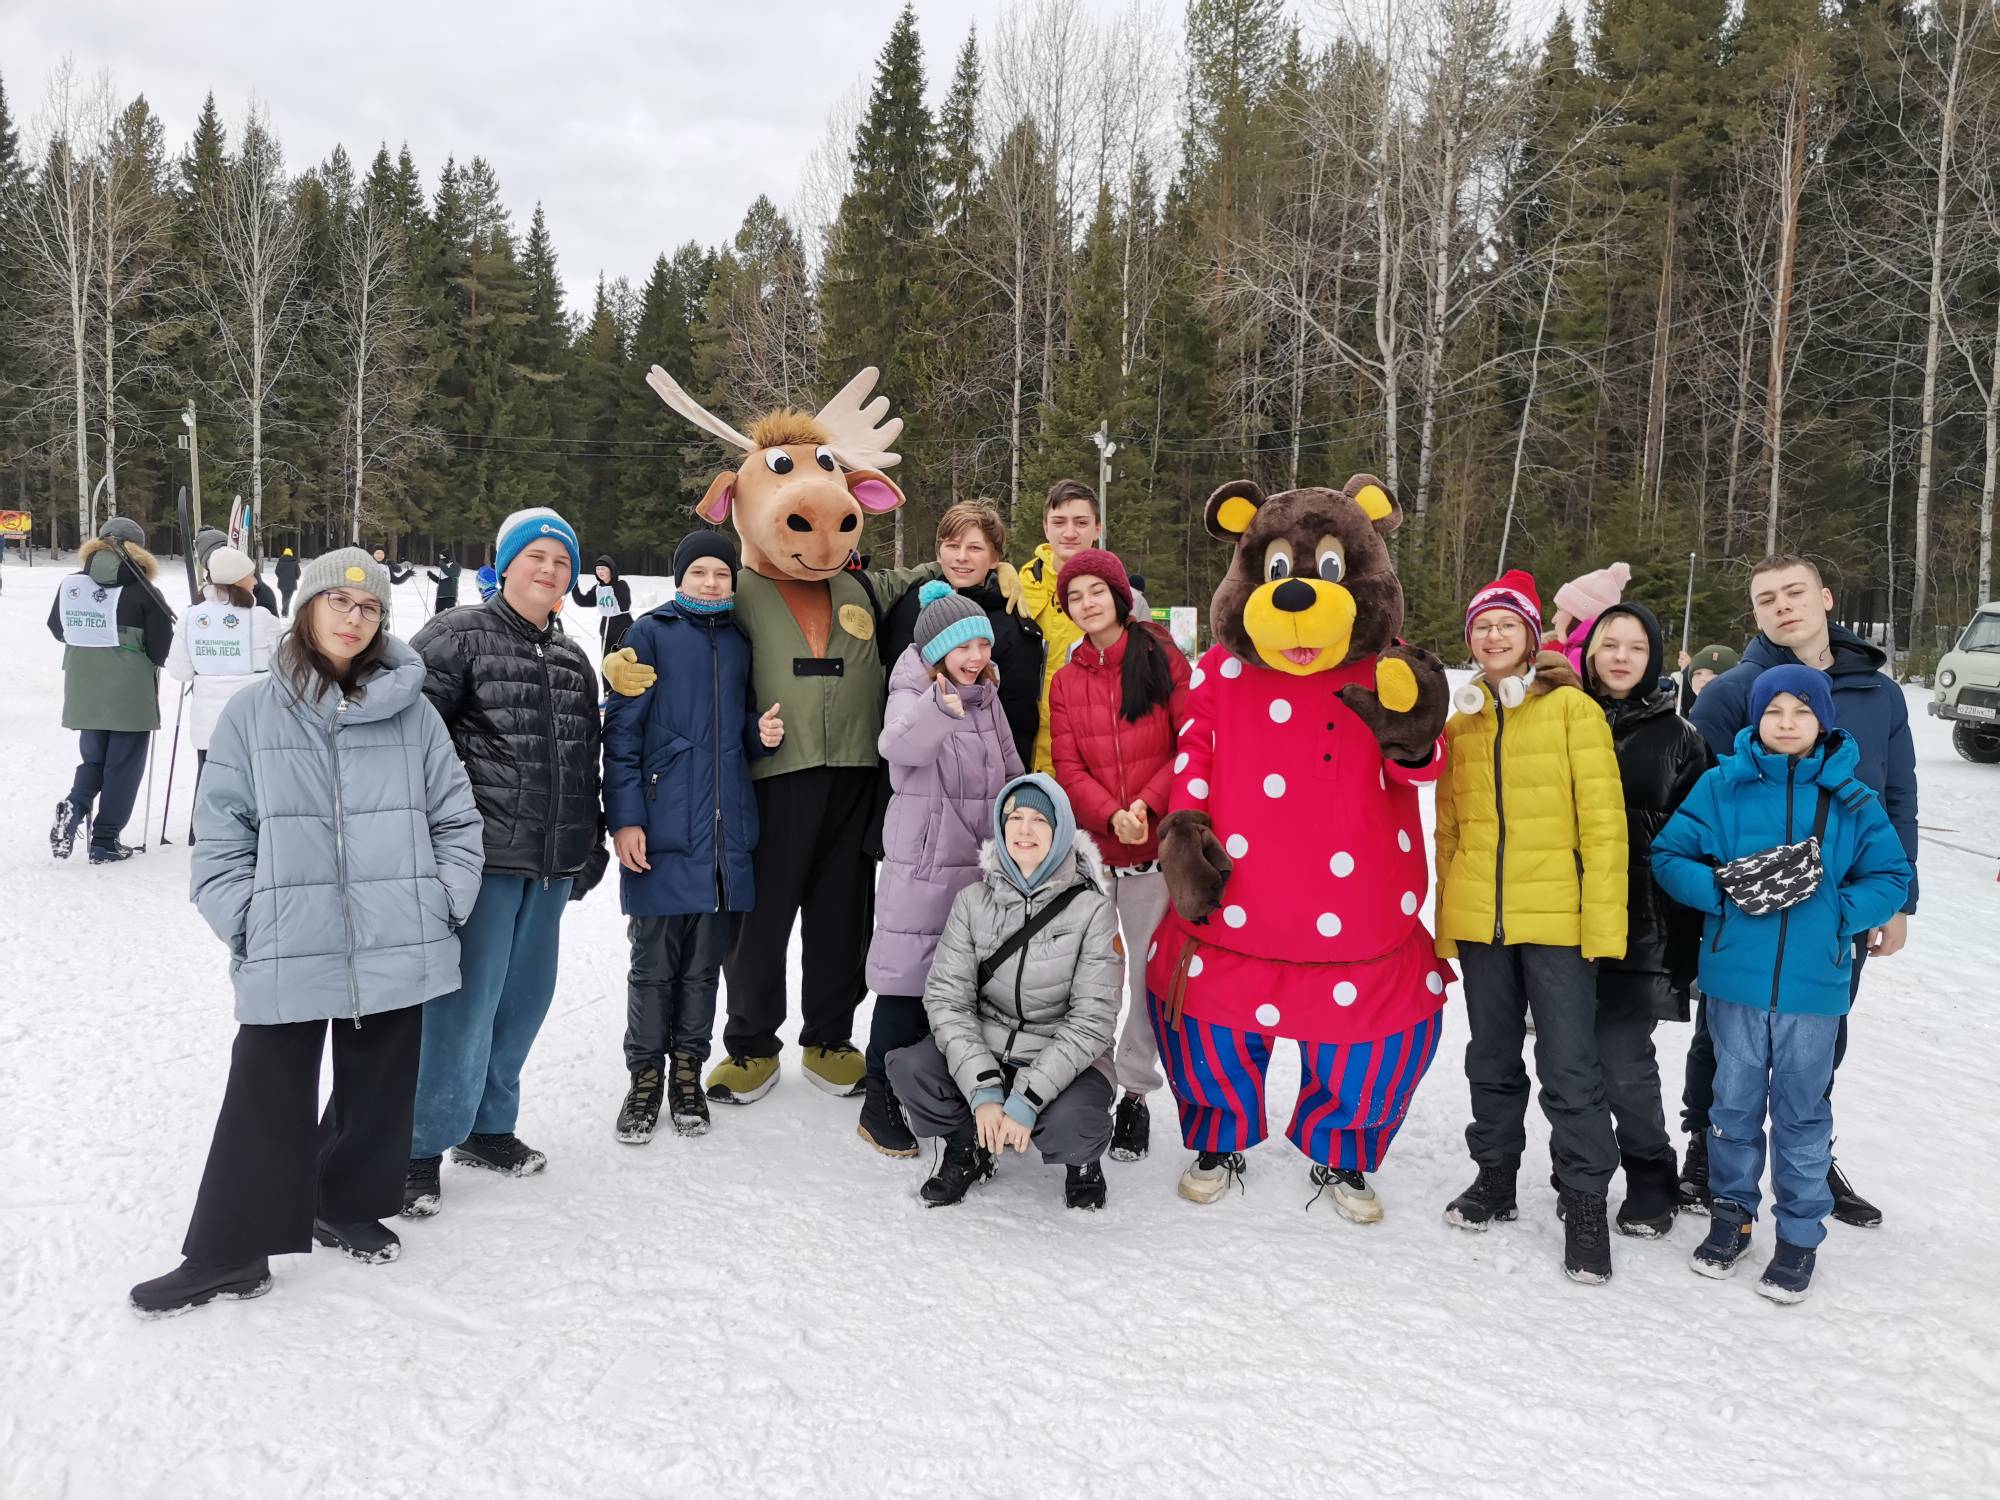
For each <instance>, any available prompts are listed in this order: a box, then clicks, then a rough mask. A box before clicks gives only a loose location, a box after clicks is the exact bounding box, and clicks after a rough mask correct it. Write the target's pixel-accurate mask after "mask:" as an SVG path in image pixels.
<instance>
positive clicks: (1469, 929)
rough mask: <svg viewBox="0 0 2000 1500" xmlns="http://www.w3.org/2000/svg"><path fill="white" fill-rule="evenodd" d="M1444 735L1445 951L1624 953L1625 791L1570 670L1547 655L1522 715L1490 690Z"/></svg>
mask: <svg viewBox="0 0 2000 1500" xmlns="http://www.w3.org/2000/svg"><path fill="white" fill-rule="evenodd" d="M1444 735H1445V746H1446V750H1447V753H1448V756H1449V763H1448V766H1447V769H1446V772H1445V775H1444V778H1443V780H1441V781H1439V782H1438V786H1437V883H1438V907H1437V931H1438V944H1437V951H1438V954H1439V955H1440V956H1441V957H1444V958H1455V957H1457V956H1458V944H1459V943H1492V942H1504V943H1538V944H1541V945H1544V946H1546V947H1551V948H1581V949H1582V950H1583V956H1584V957H1585V958H1622V957H1624V955H1625V902H1626V897H1627V895H1628V890H1627V885H1626V869H1625V864H1626V845H1625V827H1626V824H1625V789H1624V785H1623V783H1622V782H1621V781H1620V779H1619V776H1618V755H1617V752H1616V751H1614V750H1613V749H1612V746H1611V727H1610V726H1609V725H1608V724H1606V723H1605V721H1604V711H1603V710H1602V709H1600V708H1599V707H1598V706H1597V705H1596V704H1595V703H1593V702H1591V700H1590V699H1589V697H1588V696H1586V695H1585V694H1584V692H1583V691H1582V689H1581V688H1580V687H1579V686H1578V684H1577V678H1576V673H1575V672H1573V671H1572V670H1571V669H1570V666H1569V663H1568V662H1566V661H1565V660H1564V659H1563V658H1562V657H1560V656H1556V655H1553V654H1550V653H1548V652H1544V653H1543V654H1542V655H1541V656H1539V657H1538V658H1536V661H1535V680H1534V682H1533V683H1532V684H1530V686H1529V688H1528V697H1527V701H1526V702H1524V703H1523V704H1522V705H1521V706H1520V707H1519V708H1515V709H1501V708H1500V707H1499V705H1498V704H1496V703H1495V702H1494V701H1493V696H1492V694H1491V693H1490V692H1488V693H1487V694H1486V703H1485V706H1484V707H1483V708H1482V709H1480V711H1479V712H1478V713H1476V714H1467V713H1456V714H1453V715H1452V718H1451V722H1450V723H1449V724H1447V725H1446V726H1445V731H1444ZM1496 747H1497V755H1496ZM1503 851H1504V852H1503Z"/></svg>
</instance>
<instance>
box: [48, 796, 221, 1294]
mask: <svg viewBox="0 0 2000 1500" xmlns="http://www.w3.org/2000/svg"><path fill="white" fill-rule="evenodd" d="M82 826H83V809H82V808H80V807H78V806H77V805H76V804H75V803H74V802H71V801H70V800H69V798H67V797H65V798H63V800H62V801H60V802H58V803H57V804H56V820H55V822H53V823H51V824H50V825H49V853H51V854H53V855H54V856H55V857H56V858H57V859H68V858H69V857H70V855H71V854H72V853H73V852H74V851H75V849H76V831H77V829H79V828H81V827H82ZM175 1274H176V1275H178V1274H179V1273H178V1272H176V1273H175ZM160 1279H161V1280H162V1281H165V1280H166V1279H167V1278H166V1277H164V1276H163V1277H161V1278H160ZM152 1284H153V1283H151V1282H150V1281H149V1282H147V1283H146V1285H148V1286H151V1285H152ZM189 1305H190V1306H192V1305H193V1304H192V1303H190V1304H189Z"/></svg>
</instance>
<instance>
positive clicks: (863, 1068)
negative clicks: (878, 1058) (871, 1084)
mask: <svg viewBox="0 0 2000 1500" xmlns="http://www.w3.org/2000/svg"><path fill="white" fill-rule="evenodd" d="M805 1070H806V1082H807V1083H809V1084H811V1085H812V1086H813V1087H814V1088H816V1089H823V1090H825V1091H826V1092H827V1093H829V1094H831V1095H833V1097H834V1098H836V1099H852V1098H853V1097H854V1096H855V1095H856V1094H858V1093H860V1092H861V1080H862V1079H863V1078H865V1077H866V1076H867V1074H868V1059H867V1058H865V1057H863V1056H862V1055H861V1054H860V1053H859V1052H856V1051H855V1050H854V1049H853V1048H852V1047H849V1046H847V1045H845V1044H844V1043H843V1044H842V1045H841V1046H838V1047H808V1048H806V1055H805Z"/></svg>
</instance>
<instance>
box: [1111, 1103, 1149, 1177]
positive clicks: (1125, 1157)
mask: <svg viewBox="0 0 2000 1500" xmlns="http://www.w3.org/2000/svg"><path fill="white" fill-rule="evenodd" d="M1152 1138H1153V1115H1152V1111H1150V1110H1149V1109H1147V1108H1146V1096H1145V1095H1144V1094H1127V1095H1125V1097H1124V1098H1122V1099H1120V1100H1119V1101H1118V1108H1117V1109H1116V1110H1115V1111H1114V1112H1113V1113H1112V1116H1111V1159H1112V1160H1113V1161H1140V1160H1143V1159H1144V1157H1145V1155H1146V1149H1147V1147H1148V1146H1150V1145H1151V1144H1152Z"/></svg>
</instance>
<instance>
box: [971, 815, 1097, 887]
mask: <svg viewBox="0 0 2000 1500" xmlns="http://www.w3.org/2000/svg"><path fill="white" fill-rule="evenodd" d="M1067 857H1068V858H1070V859H1073V860H1074V861H1075V862H1076V865H1077V867H1078V869H1079V870H1081V872H1082V874H1083V878H1084V879H1085V880H1087V881H1089V882H1090V883H1091V884H1092V885H1093V886H1095V887H1096V888H1097V889H1098V890H1099V891H1101V892H1103V893H1105V894H1107V895H1108V894H1110V891H1111V871H1110V868H1109V867H1108V866H1107V865H1106V864H1105V863H1104V855H1103V853H1102V852H1101V851H1100V850H1099V849H1098V847H1097V840H1096V839H1094V838H1092V837H1091V836H1090V835H1089V834H1087V833H1085V832H1084V831H1083V830H1082V829H1081V828H1079V829H1078V830H1077V831H1076V835H1075V837H1074V838H1073V839H1072V840H1071V842H1070V846H1069V854H1068V856H1067ZM979 869H980V873H981V874H983V875H985V876H987V877H988V878H989V879H997V880H998V881H999V882H1000V883H1001V884H1002V885H1004V886H1006V887H1007V889H1008V890H1010V891H1012V890H1014V884H1013V882H1012V881H1010V880H1008V879H1007V876H1006V873H1005V872H1004V871H1003V870H1001V868H1000V846H999V845H998V844H997V843H995V842H994V841H993V840H992V839H987V840H986V841H985V842H984V843H982V844H981V845H980V846H979ZM1069 884H1070V881H1068V880H1063V881H1060V882H1058V881H1054V880H1051V881H1049V882H1047V883H1046V884H1045V885H1044V886H1043V887H1042V889H1043V890H1055V891H1059V890H1062V889H1063V888H1064V887H1066V886H1068V885H1069ZM1015 893H1016V894H1017V895H1018V894H1019V892H1018V891H1016V892H1015Z"/></svg>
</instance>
